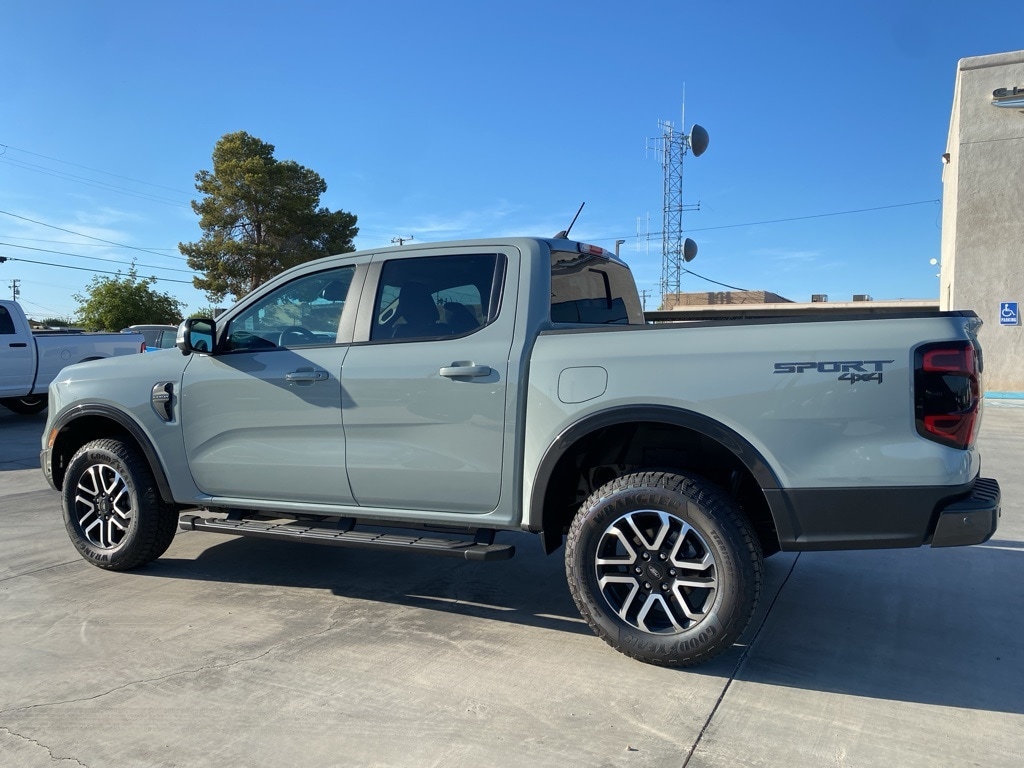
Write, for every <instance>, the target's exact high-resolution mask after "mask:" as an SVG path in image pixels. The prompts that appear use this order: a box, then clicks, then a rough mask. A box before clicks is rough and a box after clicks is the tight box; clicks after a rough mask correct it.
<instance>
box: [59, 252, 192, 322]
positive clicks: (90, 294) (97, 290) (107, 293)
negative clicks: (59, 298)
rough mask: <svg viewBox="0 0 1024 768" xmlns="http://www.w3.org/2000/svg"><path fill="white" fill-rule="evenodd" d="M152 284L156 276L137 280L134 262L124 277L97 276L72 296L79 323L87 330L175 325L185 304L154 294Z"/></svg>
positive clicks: (162, 294) (164, 295) (163, 295)
mask: <svg viewBox="0 0 1024 768" xmlns="http://www.w3.org/2000/svg"><path fill="white" fill-rule="evenodd" d="M154 283H156V278H155V277H144V278H141V279H140V278H139V275H138V272H137V271H136V269H135V264H134V263H132V266H131V268H130V269H129V270H128V274H127V275H125V276H124V277H122V276H121V274H120V273H118V275H117V276H116V277H100V276H99V275H96V277H94V278H93V279H92V281H91V282H90V283H89V285H88V286H87V287H86V289H85V293H76V294H75V297H74V298H75V301H77V302H78V304H79V307H78V322H80V323H81V324H82V325H84V326H85V327H86V329H87V330H90V331H119V330H121V329H122V328H127V327H128V326H129V325H138V324H140V323H146V324H150V323H153V324H159V325H177V324H178V323H180V322H181V317H182V315H183V313H184V308H185V306H184V304H183V303H182V302H180V301H178V300H177V299H175V298H174V297H173V296H171V295H169V294H167V293H157V292H156V291H155V290H154V289H153V287H152V286H153V284H154Z"/></svg>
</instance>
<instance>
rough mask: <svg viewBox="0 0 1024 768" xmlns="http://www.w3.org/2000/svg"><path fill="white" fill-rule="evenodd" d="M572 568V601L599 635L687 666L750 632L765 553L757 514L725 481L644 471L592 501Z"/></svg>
mask: <svg viewBox="0 0 1024 768" xmlns="http://www.w3.org/2000/svg"><path fill="white" fill-rule="evenodd" d="M565 567H566V577H567V579H568V582H569V590H570V592H571V593H572V596H573V600H574V601H575V602H576V606H577V607H578V608H579V610H580V613H581V614H582V615H583V617H584V618H585V619H586V620H587V623H588V624H589V625H590V627H591V629H593V630H594V632H595V633H596V634H597V635H598V636H599V637H601V638H602V639H603V640H604V641H605V642H607V643H608V644H609V645H611V646H612V647H614V648H615V649H616V650H618V651H621V652H622V653H624V654H626V655H627V656H631V657H633V658H636V659H639V660H641V661H646V662H649V663H652V664H660V665H664V666H671V667H684V666H689V665H692V664H698V663H702V662H704V661H707V660H708V659H710V658H712V657H713V656H716V655H717V654H719V653H721V652H722V651H724V650H725V649H726V648H728V647H729V646H730V645H732V644H733V643H734V642H735V641H736V640H737V639H738V638H739V636H740V635H741V634H742V633H743V630H744V629H745V628H746V626H747V624H748V623H749V622H750V618H751V616H752V615H753V613H754V608H755V607H756V605H757V600H758V598H759V596H760V591H761V584H762V571H763V561H762V556H761V549H760V546H759V544H758V542H757V539H756V537H755V536H754V533H753V530H752V529H751V527H750V524H749V522H748V521H747V520H746V518H745V517H744V516H743V514H742V512H741V511H740V510H739V508H738V507H737V506H736V504H735V503H734V502H733V501H732V500H731V499H730V498H729V497H728V496H727V495H726V494H725V493H724V492H723V491H722V490H720V489H719V488H718V487H717V486H715V485H713V484H712V483H710V482H709V481H707V480H705V479H703V478H700V477H697V476H694V475H688V474H672V473H665V472H640V473H636V474H631V475H626V476H624V477H620V478H618V479H616V480H613V481H612V482H610V483H608V484H606V485H604V486H602V487H601V488H599V489H598V490H597V491H595V492H594V493H593V494H592V495H591V496H590V498H589V499H587V500H586V501H585V502H584V503H583V505H582V506H581V507H580V510H579V512H578V513H577V515H576V517H575V519H574V520H573V522H572V525H571V526H570V528H569V535H568V538H567V540H566V551H565Z"/></svg>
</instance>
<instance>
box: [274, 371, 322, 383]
mask: <svg viewBox="0 0 1024 768" xmlns="http://www.w3.org/2000/svg"><path fill="white" fill-rule="evenodd" d="M329 378H330V374H329V373H327V371H292V372H291V373H286V374H285V375H284V380H285V381H326V380H327V379H329Z"/></svg>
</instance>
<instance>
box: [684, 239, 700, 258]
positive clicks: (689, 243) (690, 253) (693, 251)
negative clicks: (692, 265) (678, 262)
mask: <svg viewBox="0 0 1024 768" xmlns="http://www.w3.org/2000/svg"><path fill="white" fill-rule="evenodd" d="M696 255H697V244H696V243H695V242H694V241H693V240H691V239H690V238H686V239H685V240H683V261H693V259H694V257H695V256H696Z"/></svg>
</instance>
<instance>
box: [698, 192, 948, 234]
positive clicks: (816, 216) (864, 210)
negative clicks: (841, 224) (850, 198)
mask: <svg viewBox="0 0 1024 768" xmlns="http://www.w3.org/2000/svg"><path fill="white" fill-rule="evenodd" d="M941 202H942V201H941V200H918V201H917V202H914V203H896V204H895V205H879V206H876V207H874V208H857V209H855V210H851V211H835V212H833V213H814V214H810V215H808V216H792V217H790V218H788V219H767V220H765V221H750V222H747V223H745V224H722V225H719V226H717V227H697V228H694V229H688V230H687V232H707V231H709V230H712V229H735V228H736V227H756V226H758V225H759V224H782V223H784V222H787V221H804V220H806V219H824V218H826V217H828V216H847V215H849V214H851V213H870V212H872V211H885V210H889V209H890V208H907V207H908V206H911V205H926V204H927V203H941Z"/></svg>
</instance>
